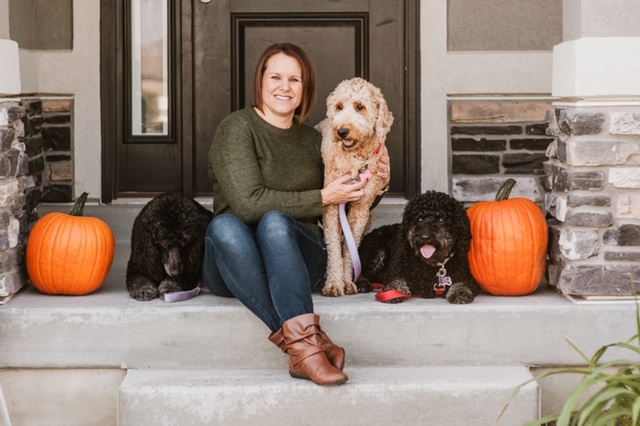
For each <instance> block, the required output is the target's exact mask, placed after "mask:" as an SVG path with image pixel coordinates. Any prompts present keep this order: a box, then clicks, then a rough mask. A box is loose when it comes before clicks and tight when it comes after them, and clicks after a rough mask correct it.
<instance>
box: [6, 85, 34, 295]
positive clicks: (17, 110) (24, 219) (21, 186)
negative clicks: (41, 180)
mask: <svg viewBox="0 0 640 426" xmlns="http://www.w3.org/2000/svg"><path fill="white" fill-rule="evenodd" d="M23 115H24V108H23V107H22V106H21V105H20V103H19V102H18V101H14V100H11V99H1V98H0V300H2V299H3V298H5V297H7V296H10V295H12V294H14V293H16V292H17V291H18V290H20V288H22V287H23V286H24V285H25V284H26V283H27V275H26V270H25V262H24V253H25V248H26V239H27V234H28V229H29V222H30V215H29V212H28V209H26V208H25V207H26V204H27V196H26V193H25V191H27V190H28V189H29V188H32V187H34V186H35V181H34V178H33V176H30V175H29V157H28V155H27V154H26V153H25V144H24V143H22V142H20V141H19V140H18V137H21V136H22V135H23V133H24V125H23V122H22V120H21V119H22V117H23Z"/></svg>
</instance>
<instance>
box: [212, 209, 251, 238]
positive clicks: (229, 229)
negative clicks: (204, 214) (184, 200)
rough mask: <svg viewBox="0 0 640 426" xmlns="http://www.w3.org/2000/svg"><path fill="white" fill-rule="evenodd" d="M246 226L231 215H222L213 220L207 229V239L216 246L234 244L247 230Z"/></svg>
mask: <svg viewBox="0 0 640 426" xmlns="http://www.w3.org/2000/svg"><path fill="white" fill-rule="evenodd" d="M247 229H248V228H247V226H246V224H245V223H244V222H243V221H242V220H240V219H239V218H237V217H236V216H234V215H231V214H221V215H219V216H216V217H214V218H213V220H212V221H211V223H210V224H209V226H208V227H207V233H206V235H205V237H206V238H207V239H209V240H211V241H212V242H214V244H226V243H227V242H231V243H233V241H235V240H236V238H237V236H238V234H239V233H241V232H243V231H245V230H247Z"/></svg>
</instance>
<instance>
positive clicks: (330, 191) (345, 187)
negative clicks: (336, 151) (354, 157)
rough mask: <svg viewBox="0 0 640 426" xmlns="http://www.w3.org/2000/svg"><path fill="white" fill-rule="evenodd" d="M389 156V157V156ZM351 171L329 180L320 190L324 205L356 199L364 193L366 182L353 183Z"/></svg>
mask: <svg viewBox="0 0 640 426" xmlns="http://www.w3.org/2000/svg"><path fill="white" fill-rule="evenodd" d="M387 158H388V157H387ZM352 179H353V177H352V176H351V173H347V174H346V175H344V176H341V177H339V178H338V179H336V180H334V181H333V182H329V183H328V184H327V186H325V187H324V188H323V189H322V190H321V191H320V192H321V193H322V205H323V206H328V205H330V204H342V203H348V202H351V201H356V200H359V199H360V198H362V196H363V195H364V186H365V185H366V183H367V182H366V181H365V182H360V181H358V182H355V183H352Z"/></svg>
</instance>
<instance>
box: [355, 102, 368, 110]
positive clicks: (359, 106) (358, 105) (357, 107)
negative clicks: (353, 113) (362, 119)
mask: <svg viewBox="0 0 640 426" xmlns="http://www.w3.org/2000/svg"><path fill="white" fill-rule="evenodd" d="M356 109H357V110H358V111H362V110H364V109H366V108H365V106H364V105H362V104H356Z"/></svg>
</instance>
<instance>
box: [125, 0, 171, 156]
mask: <svg viewBox="0 0 640 426" xmlns="http://www.w3.org/2000/svg"><path fill="white" fill-rule="evenodd" d="M169 2H170V0H129V1H128V2H127V3H128V11H127V12H128V17H129V19H128V25H127V26H128V28H127V29H128V33H129V38H128V47H129V49H130V52H129V54H128V55H127V56H128V58H127V62H128V66H127V74H126V75H127V77H128V79H129V84H128V87H129V90H128V94H127V99H126V102H127V103H128V113H127V115H126V118H125V120H127V121H128V123H127V124H128V126H127V127H128V129H129V132H128V133H129V137H128V139H129V141H130V142H145V141H148V142H154V143H157V142H159V141H160V140H162V139H165V138H169V137H170V125H171V123H170V121H171V120H170V117H171V114H172V111H171V106H172V104H173V102H172V99H171V96H172V93H171V84H170V81H171V80H170V79H171V75H170V64H171V61H172V58H171V48H170V47H171V43H170V40H171V26H170V24H169V13H170V10H169V7H170V6H169ZM159 139H160V140H159ZM169 139H170V138H169Z"/></svg>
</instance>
